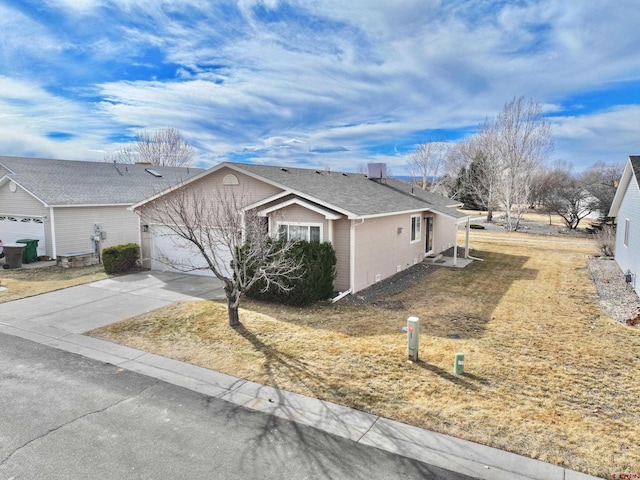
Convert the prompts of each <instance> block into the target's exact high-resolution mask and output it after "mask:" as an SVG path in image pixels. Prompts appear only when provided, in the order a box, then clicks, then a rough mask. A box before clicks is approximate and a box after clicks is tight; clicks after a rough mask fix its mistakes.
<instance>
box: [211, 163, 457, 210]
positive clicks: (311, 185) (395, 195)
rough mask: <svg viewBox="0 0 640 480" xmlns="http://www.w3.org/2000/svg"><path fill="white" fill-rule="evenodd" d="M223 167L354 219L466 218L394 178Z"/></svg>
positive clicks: (442, 201)
mask: <svg viewBox="0 0 640 480" xmlns="http://www.w3.org/2000/svg"><path fill="white" fill-rule="evenodd" d="M223 165H224V164H223ZM226 165H231V166H233V167H234V168H236V169H238V170H240V171H245V172H247V173H249V174H253V175H257V176H259V177H262V178H264V179H266V180H269V181H270V182H272V183H274V184H276V185H278V186H280V187H282V188H284V189H288V190H293V191H295V192H297V193H301V194H303V195H304V196H306V197H307V198H310V199H315V200H319V201H320V202H321V203H323V204H325V205H328V206H332V207H333V208H334V209H336V210H337V211H342V212H349V213H350V214H352V215H355V216H357V217H366V216H376V215H385V214H392V213H397V212H408V211H420V210H426V209H430V210H433V211H436V212H439V213H444V214H446V215H449V216H451V217H454V218H465V217H466V215H465V214H463V213H461V212H458V211H457V210H456V209H455V208H450V206H451V205H455V204H456V203H457V202H455V201H453V200H451V199H448V198H446V197H443V196H442V195H438V194H435V193H431V192H426V191H424V190H421V189H419V188H414V189H413V194H412V188H411V185H410V184H409V183H407V182H404V181H402V180H397V179H394V178H387V179H384V180H371V179H369V178H368V177H367V176H365V175H362V174H357V173H343V172H329V171H325V170H311V169H306V168H280V167H273V166H266V165H254V164H244V163H226Z"/></svg>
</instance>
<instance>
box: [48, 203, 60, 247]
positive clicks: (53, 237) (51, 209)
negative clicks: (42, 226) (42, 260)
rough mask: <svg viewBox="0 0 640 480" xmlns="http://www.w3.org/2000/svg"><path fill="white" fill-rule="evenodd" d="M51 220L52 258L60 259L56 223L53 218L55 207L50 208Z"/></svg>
mask: <svg viewBox="0 0 640 480" xmlns="http://www.w3.org/2000/svg"><path fill="white" fill-rule="evenodd" d="M49 219H50V223H51V225H50V230H51V258H57V257H58V245H57V242H56V222H55V219H54V216H53V207H49Z"/></svg>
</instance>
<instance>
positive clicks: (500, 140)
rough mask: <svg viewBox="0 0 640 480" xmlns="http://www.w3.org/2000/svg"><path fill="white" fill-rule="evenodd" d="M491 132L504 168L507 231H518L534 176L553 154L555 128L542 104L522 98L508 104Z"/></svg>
mask: <svg viewBox="0 0 640 480" xmlns="http://www.w3.org/2000/svg"><path fill="white" fill-rule="evenodd" d="M490 132H491V136H492V137H493V138H492V143H494V144H495V146H496V148H497V153H498V158H499V161H500V163H501V165H502V172H503V173H502V182H501V186H500V197H501V202H502V204H503V205H504V208H505V211H506V216H507V228H508V229H509V230H517V229H518V226H519V223H520V219H521V217H522V214H523V213H524V212H525V211H526V209H527V207H528V206H529V203H530V197H531V191H532V184H533V180H534V175H535V173H536V171H537V169H538V168H539V167H540V166H541V165H542V164H544V162H546V161H547V159H548V158H549V155H550V154H551V152H552V151H553V137H552V136H551V125H550V124H549V121H548V120H546V119H545V118H544V117H543V116H542V108H541V107H540V104H538V103H537V102H534V101H532V100H526V101H525V99H524V98H523V97H518V98H514V99H513V100H511V101H510V102H507V103H506V104H505V106H504V108H503V109H502V111H501V112H500V113H499V114H498V116H497V117H496V119H495V121H494V122H493V124H492V128H491V129H490Z"/></svg>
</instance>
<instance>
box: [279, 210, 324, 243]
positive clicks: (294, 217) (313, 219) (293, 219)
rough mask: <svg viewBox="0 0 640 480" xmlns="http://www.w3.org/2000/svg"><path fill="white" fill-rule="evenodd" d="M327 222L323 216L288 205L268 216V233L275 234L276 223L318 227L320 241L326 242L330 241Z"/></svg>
mask: <svg viewBox="0 0 640 480" xmlns="http://www.w3.org/2000/svg"><path fill="white" fill-rule="evenodd" d="M329 221H330V220H327V219H325V217H324V215H322V214H320V213H318V212H314V211H312V210H309V209H308V208H304V207H303V206H301V205H289V206H288V207H284V208H281V209H279V210H276V211H275V212H272V213H271V214H270V215H269V231H271V232H274V233H275V232H277V231H278V223H287V224H290V225H296V224H310V225H318V226H320V230H321V234H322V237H321V239H322V241H323V242H328V241H330V238H329V234H330V232H329Z"/></svg>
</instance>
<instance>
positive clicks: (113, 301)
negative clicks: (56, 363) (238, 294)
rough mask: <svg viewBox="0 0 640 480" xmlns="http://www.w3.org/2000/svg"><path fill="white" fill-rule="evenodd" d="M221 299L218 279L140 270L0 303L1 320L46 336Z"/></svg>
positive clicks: (82, 330) (221, 288)
mask: <svg viewBox="0 0 640 480" xmlns="http://www.w3.org/2000/svg"><path fill="white" fill-rule="evenodd" d="M222 298H225V295H224V290H223V287H222V282H220V280H218V279H217V278H213V277H202V276H196V275H185V274H180V273H167V272H140V273H134V274H130V275H123V276H120V277H113V278H108V279H106V280H100V281H98V282H94V283H88V284H85V285H79V286H77V287H70V288H65V289H63V290H57V291H55V292H50V293H45V294H42V295H38V296H35V297H29V298H23V299H21V300H15V301H13V302H6V303H3V304H0V323H3V324H5V325H10V326H13V327H17V328H26V329H27V330H30V331H32V332H39V333H43V334H45V335H46V334H49V333H52V331H51V329H55V330H63V331H65V332H68V333H82V332H86V331H88V330H92V329H94V328H98V327H102V326H104V325H108V324H110V323H114V322H117V321H120V320H123V319H126V318H130V317H134V316H136V315H140V314H142V313H145V312H149V311H151V310H155V309H156V308H160V307H164V306H167V305H170V304H172V303H175V302H181V301H189V300H194V299H222Z"/></svg>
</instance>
